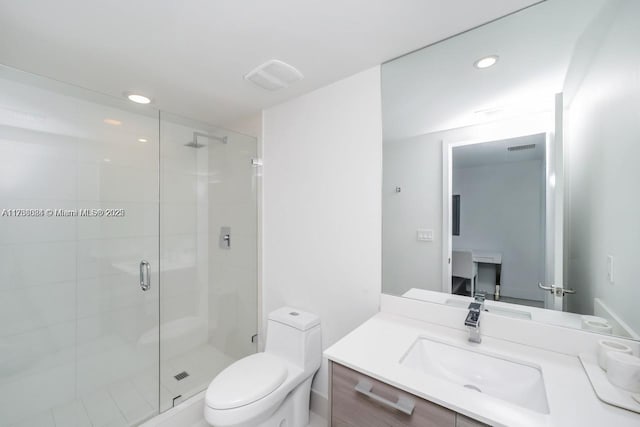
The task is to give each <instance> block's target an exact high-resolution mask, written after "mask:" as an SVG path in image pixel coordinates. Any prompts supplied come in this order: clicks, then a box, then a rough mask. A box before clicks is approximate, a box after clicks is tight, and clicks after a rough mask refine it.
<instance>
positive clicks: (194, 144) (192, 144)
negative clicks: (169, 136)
mask: <svg viewBox="0 0 640 427" xmlns="http://www.w3.org/2000/svg"><path fill="white" fill-rule="evenodd" d="M184 146H185V147H191V148H202V147H204V146H205V144H200V143H199V142H198V139H197V138H193V141H189V142H187V143H186V144H184Z"/></svg>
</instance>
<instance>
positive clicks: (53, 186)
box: [0, 67, 260, 427]
mask: <svg viewBox="0 0 640 427" xmlns="http://www.w3.org/2000/svg"><path fill="white" fill-rule="evenodd" d="M256 150H257V143H256V140H255V138H252V137H248V136H245V135H240V134H238V133H234V132H230V131H226V130H223V129H220V128H216V127H213V126H210V125H207V124H204V123H199V122H196V121H193V120H188V119H185V118H182V117H179V116H177V115H172V114H169V113H165V112H164V111H162V112H161V111H157V110H154V109H152V108H147V107H145V106H138V105H132V104H130V103H129V102H126V101H124V100H120V99H114V98H110V97H106V96H104V95H100V94H96V93H93V92H89V91H86V90H83V89H79V88H77V87H73V86H69V85H65V84H61V83H59V82H55V81H51V80H47V79H44V78H40V77H36V76H33V75H30V74H27V73H23V72H19V71H16V70H13V69H11V68H8V67H0V426H1V427H7V426H11V427H14V426H31V427H33V426H57V427H62V426H64V427H69V426H94V427H95V426H133V425H138V424H139V423H141V422H143V421H144V420H146V419H148V418H150V417H152V416H154V415H156V414H158V413H159V412H162V411H165V410H167V409H170V408H171V407H172V406H174V405H176V404H178V403H179V402H181V401H183V400H184V399H187V398H188V397H190V396H193V395H194V394H196V393H198V392H200V391H202V390H204V389H206V387H207V385H208V384H209V382H210V381H211V379H212V378H213V377H214V376H215V375H216V374H217V373H218V372H220V371H221V370H222V369H223V368H225V367H226V366H228V365H229V364H230V363H232V362H233V361H235V360H237V359H239V358H241V357H244V356H246V355H247V354H250V353H253V352H255V351H256V344H255V343H254V341H255V340H254V335H255V334H256V332H257V312H258V309H257V267H256V266H257V196H256V195H257V192H256V188H257V185H258V180H259V179H260V173H259V172H260V171H259V170H258V169H257V167H256V166H254V163H259V162H252V159H254V158H255V157H256V154H257V153H256Z"/></svg>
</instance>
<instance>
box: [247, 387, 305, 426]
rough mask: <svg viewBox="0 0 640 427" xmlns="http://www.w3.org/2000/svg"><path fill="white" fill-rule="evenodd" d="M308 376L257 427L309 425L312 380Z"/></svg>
mask: <svg viewBox="0 0 640 427" xmlns="http://www.w3.org/2000/svg"><path fill="white" fill-rule="evenodd" d="M312 379H313V377H310V378H307V379H306V380H305V381H304V382H303V383H302V384H300V385H299V386H298V387H296V388H295V389H294V390H293V391H292V392H291V393H290V394H289V395H288V396H287V397H286V398H285V399H284V402H282V405H280V407H279V408H278V409H276V411H275V412H274V413H273V414H272V415H271V416H270V417H269V418H268V419H267V420H265V421H264V422H262V423H260V424H258V426H257V427H307V426H308V425H309V397H310V395H311V380H312Z"/></svg>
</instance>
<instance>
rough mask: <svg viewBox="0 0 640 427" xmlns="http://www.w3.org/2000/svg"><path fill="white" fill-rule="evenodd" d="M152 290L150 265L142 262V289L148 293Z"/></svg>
mask: <svg viewBox="0 0 640 427" xmlns="http://www.w3.org/2000/svg"><path fill="white" fill-rule="evenodd" d="M149 288H151V279H150V277H149V263H148V262H147V261H145V260H142V261H140V289H142V290H143V291H148V290H149Z"/></svg>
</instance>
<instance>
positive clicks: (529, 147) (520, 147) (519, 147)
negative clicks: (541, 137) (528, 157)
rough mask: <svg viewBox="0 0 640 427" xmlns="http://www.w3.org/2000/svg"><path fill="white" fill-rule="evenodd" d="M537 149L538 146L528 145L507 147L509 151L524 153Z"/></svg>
mask: <svg viewBox="0 0 640 427" xmlns="http://www.w3.org/2000/svg"><path fill="white" fill-rule="evenodd" d="M534 148H536V144H526V145H512V146H511V147H507V150H509V151H522V150H532V149H534Z"/></svg>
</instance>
